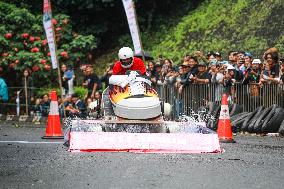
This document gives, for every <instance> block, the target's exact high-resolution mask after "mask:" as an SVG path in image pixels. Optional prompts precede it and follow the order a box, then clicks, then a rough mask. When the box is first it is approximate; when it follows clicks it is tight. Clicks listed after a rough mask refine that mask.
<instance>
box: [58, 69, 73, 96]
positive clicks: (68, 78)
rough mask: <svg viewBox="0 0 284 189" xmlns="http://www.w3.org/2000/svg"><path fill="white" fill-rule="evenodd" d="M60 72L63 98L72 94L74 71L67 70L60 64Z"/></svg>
mask: <svg viewBox="0 0 284 189" xmlns="http://www.w3.org/2000/svg"><path fill="white" fill-rule="evenodd" d="M61 71H62V87H63V96H64V97H67V96H70V95H72V94H73V93H74V79H75V74H74V71H73V70H70V69H68V68H67V66H66V65H65V64H62V66H61Z"/></svg>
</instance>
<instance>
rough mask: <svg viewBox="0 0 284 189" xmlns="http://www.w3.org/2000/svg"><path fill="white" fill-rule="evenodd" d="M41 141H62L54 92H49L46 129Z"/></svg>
mask: <svg viewBox="0 0 284 189" xmlns="http://www.w3.org/2000/svg"><path fill="white" fill-rule="evenodd" d="M41 138H42V139H63V134H62V130H61V124H60V117H59V111H58V102H57V95H56V91H52V92H51V102H50V109H49V114H48V119H47V127H46V130H45V136H43V137H41Z"/></svg>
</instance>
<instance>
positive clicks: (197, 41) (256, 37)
mask: <svg viewBox="0 0 284 189" xmlns="http://www.w3.org/2000/svg"><path fill="white" fill-rule="evenodd" d="M283 8H284V4H283V2H282V1H281V0H275V1H272V0H269V1H266V0H249V1H247V0H227V1H220V0H211V1H209V0H208V1H206V2H204V3H202V4H201V5H200V6H199V7H198V8H197V9H196V10H194V11H191V12H189V14H188V15H186V16H184V17H183V18H182V20H181V22H179V23H178V24H177V25H176V26H175V27H172V28H171V29H170V30H168V31H167V33H166V34H165V33H164V35H161V34H160V32H157V35H154V36H152V38H156V36H159V38H161V39H162V40H161V43H157V42H155V41H153V43H152V44H151V46H152V51H153V53H154V55H156V56H157V55H159V54H160V53H163V55H164V56H166V57H170V58H173V59H174V60H175V61H177V60H179V59H180V58H181V57H182V56H183V55H184V53H192V52H193V51H195V50H202V51H205V52H208V51H211V50H214V51H217V50H218V51H221V52H223V53H227V52H228V51H229V50H244V51H250V52H252V53H253V54H254V55H256V56H260V55H261V54H262V53H263V52H264V50H265V49H267V48H269V47H272V46H276V47H278V48H279V49H280V50H281V51H282V52H283V47H282V46H283V36H284V30H283V21H282V20H283V19H282V18H283V16H284V12H283V11H280V10H283ZM148 41H151V39H150V40H149V39H148V40H147V42H148Z"/></svg>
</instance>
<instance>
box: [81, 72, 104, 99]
mask: <svg viewBox="0 0 284 189" xmlns="http://www.w3.org/2000/svg"><path fill="white" fill-rule="evenodd" d="M83 86H84V87H86V88H87V90H88V94H87V97H91V98H94V97H95V92H96V91H97V90H100V89H101V83H100V81H99V78H98V76H97V75H96V74H95V73H94V71H93V68H92V67H91V66H88V67H87V68H86V75H85V78H84V82H83Z"/></svg>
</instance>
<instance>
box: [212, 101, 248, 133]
mask: <svg viewBox="0 0 284 189" xmlns="http://www.w3.org/2000/svg"><path fill="white" fill-rule="evenodd" d="M207 109H208V114H210V115H211V117H212V119H209V120H208V122H207V127H208V128H210V129H212V130H214V131H216V130H217V125H218V119H219V115H220V111H221V105H220V104H219V103H215V102H214V103H209V105H208V106H207ZM229 112H230V117H232V116H235V115H238V114H240V113H242V112H243V106H242V105H238V104H231V105H229Z"/></svg>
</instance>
